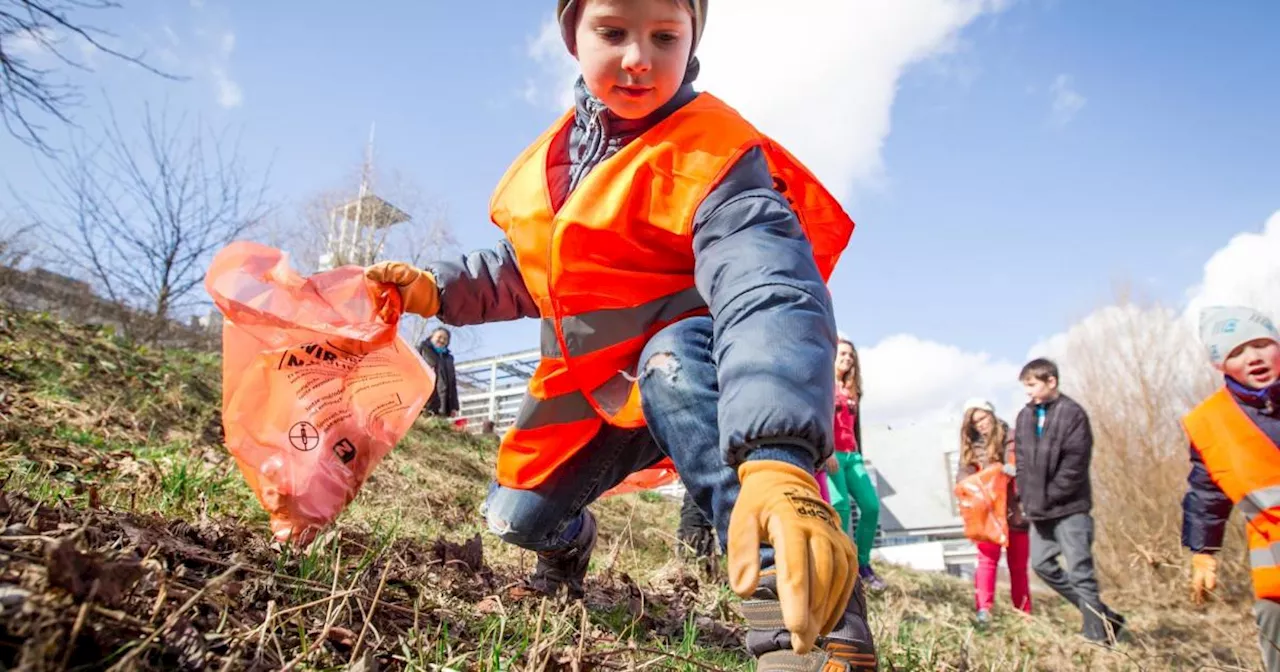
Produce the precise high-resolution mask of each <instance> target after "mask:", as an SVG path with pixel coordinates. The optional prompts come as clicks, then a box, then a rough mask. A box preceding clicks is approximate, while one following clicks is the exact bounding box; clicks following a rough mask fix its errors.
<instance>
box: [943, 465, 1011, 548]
mask: <svg viewBox="0 0 1280 672" xmlns="http://www.w3.org/2000/svg"><path fill="white" fill-rule="evenodd" d="M955 495H956V505H957V507H958V508H959V509H960V517H961V518H962V519H964V536H965V537H968V538H969V539H970V540H971V541H974V542H987V543H992V544H1000V545H1001V546H1007V545H1008V544H1009V518H1008V511H1007V507H1008V498H1009V476H1008V475H1007V474H1005V473H1004V465H1001V464H998V463H997V464H991V465H988V466H987V467H985V468H983V469H982V470H981V471H979V472H978V473H976V474H973V475H971V476H967V477H965V478H964V479H962V480H961V481H960V482H959V483H957V484H956V489H955Z"/></svg>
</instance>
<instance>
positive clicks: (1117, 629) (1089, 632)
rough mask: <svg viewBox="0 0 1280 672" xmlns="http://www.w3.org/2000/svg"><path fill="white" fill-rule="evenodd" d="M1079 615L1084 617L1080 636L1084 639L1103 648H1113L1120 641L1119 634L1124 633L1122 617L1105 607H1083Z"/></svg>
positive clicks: (1123, 619)
mask: <svg viewBox="0 0 1280 672" xmlns="http://www.w3.org/2000/svg"><path fill="white" fill-rule="evenodd" d="M1081 613H1082V614H1083V615H1084V624H1083V625H1082V626H1081V633H1080V634H1082V635H1084V637H1085V639H1088V640H1089V641H1091V642H1095V643H1098V644H1102V645H1103V646H1115V644H1116V642H1118V641H1119V640H1120V633H1122V632H1124V626H1125V618H1124V616H1121V615H1120V614H1117V613H1116V612H1114V611H1112V610H1111V608H1110V607H1107V606H1105V605H1099V606H1098V607H1092V608H1091V607H1089V606H1085V607H1084V608H1083V609H1081Z"/></svg>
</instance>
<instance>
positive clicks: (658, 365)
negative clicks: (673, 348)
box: [640, 352, 680, 383]
mask: <svg viewBox="0 0 1280 672" xmlns="http://www.w3.org/2000/svg"><path fill="white" fill-rule="evenodd" d="M679 373H680V360H678V359H676V356H675V354H674V353H671V352H658V353H654V354H653V355H652V356H650V357H649V359H648V360H646V361H645V363H644V369H643V372H642V373H641V374H640V377H641V379H642V380H643V379H645V378H649V377H651V376H654V375H657V374H662V375H663V376H664V378H665V379H666V380H667V382H672V383H674V382H675V380H676V375H677V374H679Z"/></svg>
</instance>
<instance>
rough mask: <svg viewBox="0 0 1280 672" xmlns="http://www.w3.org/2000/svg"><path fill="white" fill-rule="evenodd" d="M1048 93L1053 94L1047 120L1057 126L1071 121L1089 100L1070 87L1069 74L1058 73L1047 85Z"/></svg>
mask: <svg viewBox="0 0 1280 672" xmlns="http://www.w3.org/2000/svg"><path fill="white" fill-rule="evenodd" d="M1049 93H1051V94H1053V104H1052V107H1051V110H1050V113H1049V120H1050V122H1052V123H1053V125H1054V126H1057V127H1059V128H1061V127H1063V126H1066V125H1067V124H1069V123H1071V120H1072V119H1074V118H1075V117H1076V115H1077V114H1079V113H1080V110H1082V109H1084V106H1085V104H1086V103H1088V102H1089V101H1088V99H1087V98H1085V97H1084V96H1082V95H1080V92H1079V91H1076V90H1075V89H1074V88H1072V84H1071V76H1070V75H1065V74H1063V75H1058V76H1057V77H1056V78H1055V79H1054V80H1053V84H1051V85H1050V86H1049Z"/></svg>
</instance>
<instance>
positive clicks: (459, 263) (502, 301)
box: [426, 240, 539, 326]
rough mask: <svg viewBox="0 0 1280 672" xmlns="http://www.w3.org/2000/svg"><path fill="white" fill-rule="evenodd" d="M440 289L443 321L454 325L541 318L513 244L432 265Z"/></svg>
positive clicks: (429, 268)
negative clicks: (517, 260) (521, 272)
mask: <svg viewBox="0 0 1280 672" xmlns="http://www.w3.org/2000/svg"><path fill="white" fill-rule="evenodd" d="M426 270H428V271H430V272H431V274H432V275H434V276H435V278H436V285H437V287H439V290H440V314H439V316H438V317H439V318H440V321H441V322H444V323H445V324H451V325H454V326H466V325H469V324H484V323H486V322H504V321H507V320H516V319H519V318H522V317H538V316H539V313H538V307H537V305H536V304H535V303H534V301H533V297H531V296H530V295H529V288H528V287H526V286H525V284H524V277H523V276H521V275H520V267H519V266H518V265H517V264H516V257H515V252H514V251H513V250H512V249H511V243H509V242H507V241H506V240H503V241H502V242H501V243H499V244H498V247H497V248H496V249H493V250H478V251H476V252H472V253H470V254H466V255H463V256H461V257H459V258H456V259H452V260H440V261H435V262H432V263H431V264H428V265H427V267H426Z"/></svg>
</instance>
